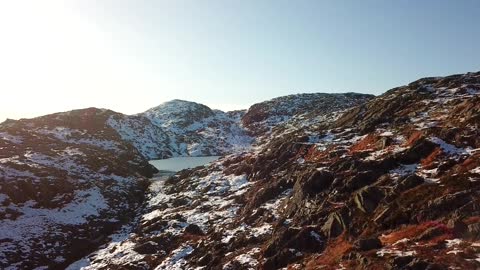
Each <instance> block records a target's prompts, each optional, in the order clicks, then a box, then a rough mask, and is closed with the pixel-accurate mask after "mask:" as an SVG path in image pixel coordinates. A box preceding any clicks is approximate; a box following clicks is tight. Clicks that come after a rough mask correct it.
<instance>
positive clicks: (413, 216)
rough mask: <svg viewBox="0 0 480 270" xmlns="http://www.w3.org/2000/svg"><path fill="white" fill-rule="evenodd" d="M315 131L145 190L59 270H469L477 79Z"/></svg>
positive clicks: (388, 98)
mask: <svg viewBox="0 0 480 270" xmlns="http://www.w3.org/2000/svg"><path fill="white" fill-rule="evenodd" d="M247 114H248V113H247ZM257 119H260V120H259V121H262V120H263V119H266V118H265V117H263V116H262V117H260V118H257ZM316 119H318V122H316V123H312V124H311V125H304V126H299V127H298V128H284V129H283V131H284V132H282V133H279V134H278V136H273V137H271V138H270V140H268V141H267V142H266V143H265V144H261V145H260V146H259V147H257V148H255V149H254V150H252V151H246V152H243V153H237V154H233V155H229V156H226V157H224V158H222V159H220V160H219V161H217V162H214V163H213V164H211V165H210V166H207V167H200V168H196V169H192V170H185V171H182V172H179V173H178V174H177V175H175V176H173V177H171V178H169V179H166V180H165V179H159V180H157V181H154V182H153V184H152V185H151V186H150V187H149V192H148V195H147V201H146V206H145V208H144V212H143V213H141V214H139V216H138V219H137V223H135V224H134V225H133V227H132V229H131V230H130V231H129V233H127V234H122V233H121V232H119V234H117V235H116V236H115V239H114V240H113V241H111V242H110V243H109V244H107V245H105V246H103V247H102V248H100V249H99V250H97V251H96V252H94V253H92V254H90V255H89V256H87V257H85V258H83V259H82V260H79V261H78V262H76V263H75V264H73V265H72V266H71V268H70V269H79V268H83V269H479V268H480V196H479V191H480V136H479V135H480V134H479V132H480V131H479V125H480V73H468V74H462V75H453V76H448V77H437V78H424V79H420V80H418V81H415V82H413V83H411V84H409V85H407V86H402V87H399V88H395V89H392V90H390V91H388V92H386V93H385V94H383V95H381V96H379V97H375V98H373V99H371V100H369V101H367V102H365V103H363V104H361V105H359V106H355V107H353V108H351V109H349V110H347V111H346V112H342V113H331V112H330V113H326V114H324V115H322V116H321V117H320V116H319V117H317V118H316ZM246 121H247V122H248V120H246ZM247 124H248V123H247Z"/></svg>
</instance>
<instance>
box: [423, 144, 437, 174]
mask: <svg viewBox="0 0 480 270" xmlns="http://www.w3.org/2000/svg"><path fill="white" fill-rule="evenodd" d="M441 153H442V149H441V148H440V147H437V148H435V150H433V152H432V153H430V155H428V157H426V158H424V159H422V160H421V161H420V162H421V164H422V168H424V169H427V170H430V169H433V167H434V166H435V164H434V162H435V161H436V160H437V157H438V156H439V155H440V154H441Z"/></svg>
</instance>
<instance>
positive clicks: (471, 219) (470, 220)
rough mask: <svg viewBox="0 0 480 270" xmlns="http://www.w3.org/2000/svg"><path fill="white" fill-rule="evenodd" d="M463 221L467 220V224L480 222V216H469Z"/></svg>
mask: <svg viewBox="0 0 480 270" xmlns="http://www.w3.org/2000/svg"><path fill="white" fill-rule="evenodd" d="M463 222H465V223H466V224H467V225H470V224H475V223H479V222H480V216H473V217H468V218H466V219H465V220H464V221H463Z"/></svg>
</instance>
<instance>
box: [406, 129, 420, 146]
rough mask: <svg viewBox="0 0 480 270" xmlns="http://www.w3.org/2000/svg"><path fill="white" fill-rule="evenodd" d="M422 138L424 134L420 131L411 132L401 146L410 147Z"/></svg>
mask: <svg viewBox="0 0 480 270" xmlns="http://www.w3.org/2000/svg"><path fill="white" fill-rule="evenodd" d="M423 137H424V134H423V132H422V131H421V130H415V131H413V132H412V133H411V134H410V136H409V137H408V139H407V141H406V142H405V143H404V144H403V146H412V145H413V144H414V143H416V142H417V141H418V140H420V139H421V138H423Z"/></svg>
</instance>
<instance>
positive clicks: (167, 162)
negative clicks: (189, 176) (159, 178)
mask: <svg viewBox="0 0 480 270" xmlns="http://www.w3.org/2000/svg"><path fill="white" fill-rule="evenodd" d="M218 158H220V156H210V157H174V158H167V159H157V160H150V164H152V165H153V166H155V168H157V169H158V170H160V171H170V172H178V171H181V170H184V169H190V168H195V167H197V166H202V165H206V164H208V163H210V162H212V161H215V160H217V159H218Z"/></svg>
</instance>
